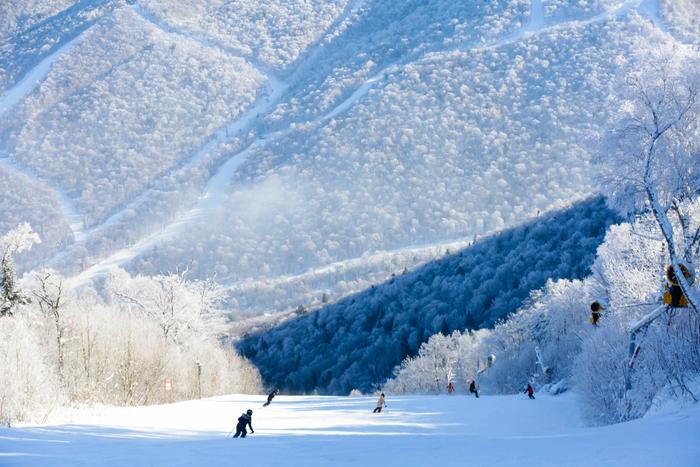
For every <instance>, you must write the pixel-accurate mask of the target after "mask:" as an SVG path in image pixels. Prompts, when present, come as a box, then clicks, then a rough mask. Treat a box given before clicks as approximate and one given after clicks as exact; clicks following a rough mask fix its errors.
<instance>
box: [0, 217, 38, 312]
mask: <svg viewBox="0 0 700 467" xmlns="http://www.w3.org/2000/svg"><path fill="white" fill-rule="evenodd" d="M40 242H41V240H40V239H39V235H38V234H37V233H36V232H34V231H33V230H32V228H31V226H30V225H29V224H27V223H24V224H21V225H19V226H18V227H16V228H15V229H13V230H11V231H9V232H8V233H6V234H5V235H3V236H2V237H0V253H1V254H2V256H1V257H0V317H3V316H7V315H11V314H12V313H13V310H14V309H15V307H17V306H18V305H23V304H26V303H27V302H28V297H27V296H25V295H24V294H23V293H22V292H21V291H20V290H19V289H18V287H17V277H16V273H15V264H14V261H13V259H12V258H13V256H14V255H15V254H16V253H20V252H22V251H26V250H30V249H31V248H32V245H34V244H36V243H40Z"/></svg>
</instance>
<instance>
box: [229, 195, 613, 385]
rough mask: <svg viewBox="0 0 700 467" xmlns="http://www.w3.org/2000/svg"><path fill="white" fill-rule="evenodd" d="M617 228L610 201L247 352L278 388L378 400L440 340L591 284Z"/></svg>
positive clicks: (375, 292) (414, 277)
mask: <svg viewBox="0 0 700 467" xmlns="http://www.w3.org/2000/svg"><path fill="white" fill-rule="evenodd" d="M617 220H618V218H617V216H616V215H615V214H613V213H612V212H611V211H610V210H609V209H608V208H607V207H606V206H605V202H604V201H603V200H602V199H600V198H596V199H592V200H588V201H585V202H581V203H579V204H577V205H575V206H574V207H571V208H569V209H566V210H563V211H561V212H556V213H552V214H549V215H546V216H544V217H542V218H538V219H536V220H534V221H531V222H528V223H526V224H524V225H522V226H520V227H516V228H513V229H509V230H506V231H503V232H501V233H499V234H496V235H494V236H493V237H489V238H486V239H483V240H481V241H479V242H477V243H476V244H475V245H473V246H471V247H468V248H466V249H464V250H462V251H460V252H459V253H457V254H452V255H450V256H447V257H445V258H443V259H439V260H436V261H433V262H430V263H428V264H426V265H425V266H423V267H421V268H419V269H418V270H416V271H413V272H409V273H406V274H404V275H400V276H397V277H395V278H392V279H391V280H390V281H388V282H386V283H384V284H381V285H378V286H376V287H372V288H371V289H369V290H367V291H364V292H362V293H359V294H357V295H354V296H350V297H347V298H345V299H343V300H341V301H339V302H338V303H335V304H332V305H329V306H328V307H326V308H323V309H321V310H318V311H316V312H312V313H310V314H308V315H306V316H303V317H300V318H298V319H294V320H291V321H288V322H285V323H283V324H282V325H280V326H278V327H275V328H273V329H271V330H269V331H265V332H262V333H259V334H255V335H252V336H248V337H246V338H244V339H243V340H242V341H241V342H240V343H239V350H240V351H241V352H242V353H243V354H244V355H245V356H247V357H248V358H250V359H251V361H252V362H253V363H255V364H256V366H257V367H258V369H259V370H260V373H261V374H262V376H263V379H264V380H265V382H266V383H267V384H269V385H270V386H271V387H279V388H281V389H282V390H285V391H290V392H293V393H309V392H312V391H315V390H318V391H321V392H324V393H333V394H348V393H349V392H350V391H351V390H353V389H359V390H361V391H363V392H367V391H371V390H372V389H374V387H375V385H377V384H381V383H382V382H383V381H384V380H386V378H387V377H389V376H390V375H391V372H392V370H393V369H394V367H395V366H396V365H398V364H399V363H400V362H401V361H402V360H403V359H404V358H405V357H406V356H407V355H414V354H415V353H416V352H417V350H418V348H419V346H420V344H422V343H423V342H425V341H427V340H428V338H429V337H430V336H432V335H433V334H435V333H438V332H442V333H443V334H449V333H450V332H452V331H454V330H463V329H479V328H483V327H490V326H493V325H494V324H495V323H496V322H497V321H498V320H502V319H504V318H506V317H507V316H508V315H509V314H510V313H512V312H514V311H515V310H516V309H518V308H519V307H520V306H521V305H522V304H523V301H524V300H525V299H526V298H527V297H528V296H529V294H530V292H531V291H533V290H536V289H539V288H541V287H542V286H544V284H545V283H546V281H547V280H548V279H550V278H551V279H553V280H556V279H561V278H566V279H581V278H583V277H585V276H586V275H588V274H589V273H590V269H589V268H590V266H591V264H592V263H593V260H594V258H595V252H596V248H597V247H598V245H599V244H600V243H601V242H602V241H603V237H604V235H605V231H606V230H607V228H608V227H609V226H610V224H611V223H612V222H615V221H617Z"/></svg>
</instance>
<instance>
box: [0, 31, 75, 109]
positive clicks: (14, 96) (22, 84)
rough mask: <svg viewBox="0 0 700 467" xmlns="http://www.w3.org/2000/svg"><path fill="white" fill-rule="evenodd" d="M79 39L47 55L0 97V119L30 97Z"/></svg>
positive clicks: (72, 40)
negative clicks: (55, 64) (54, 65)
mask: <svg viewBox="0 0 700 467" xmlns="http://www.w3.org/2000/svg"><path fill="white" fill-rule="evenodd" d="M79 38H80V35H78V36H76V37H74V38H73V39H71V40H70V41H68V42H66V43H65V44H63V45H62V46H61V47H59V48H58V49H56V51H55V52H53V53H52V54H50V55H48V56H47V57H46V58H44V59H43V60H42V61H41V62H39V63H38V64H37V65H36V66H35V67H34V68H32V69H31V70H29V72H28V73H27V74H26V75H24V77H23V78H22V79H21V80H20V81H19V82H18V83H17V84H15V85H14V86H13V87H12V88H10V89H9V90H8V91H7V92H6V93H5V94H4V95H3V96H2V97H0V118H2V117H4V116H5V115H6V114H7V113H8V112H9V111H10V110H12V109H13V108H14V107H15V106H16V105H17V104H19V102H20V101H22V100H23V99H24V98H26V97H27V96H28V95H30V94H31V93H32V92H33V91H34V90H35V89H36V88H37V87H38V86H39V84H41V83H42V82H43V81H44V79H46V76H47V75H48V74H49V71H50V70H51V67H52V66H53V64H54V63H55V62H56V61H57V60H58V59H59V58H61V56H62V55H63V54H65V53H66V52H68V51H69V50H70V49H71V48H73V46H74V45H75V43H76V42H77V41H78V39H79Z"/></svg>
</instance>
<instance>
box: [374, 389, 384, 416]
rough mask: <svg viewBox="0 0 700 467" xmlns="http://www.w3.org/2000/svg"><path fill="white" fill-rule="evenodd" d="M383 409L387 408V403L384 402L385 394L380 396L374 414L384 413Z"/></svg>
mask: <svg viewBox="0 0 700 467" xmlns="http://www.w3.org/2000/svg"><path fill="white" fill-rule="evenodd" d="M382 407H386V401H385V400H384V393H382V395H381V396H379V400H377V407H376V408H375V409H374V412H372V413H382Z"/></svg>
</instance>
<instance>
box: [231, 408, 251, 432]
mask: <svg viewBox="0 0 700 467" xmlns="http://www.w3.org/2000/svg"><path fill="white" fill-rule="evenodd" d="M246 425H248V426H249V427H250V432H251V433H255V430H253V411H252V410H250V409H248V411H247V412H246V413H244V414H242V415H241V416H240V417H238V425H236V434H235V435H233V437H234V438H238V437H239V436H240V437H241V438H245V435H247V434H248V432H247V431H246V429H245V426H246Z"/></svg>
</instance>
